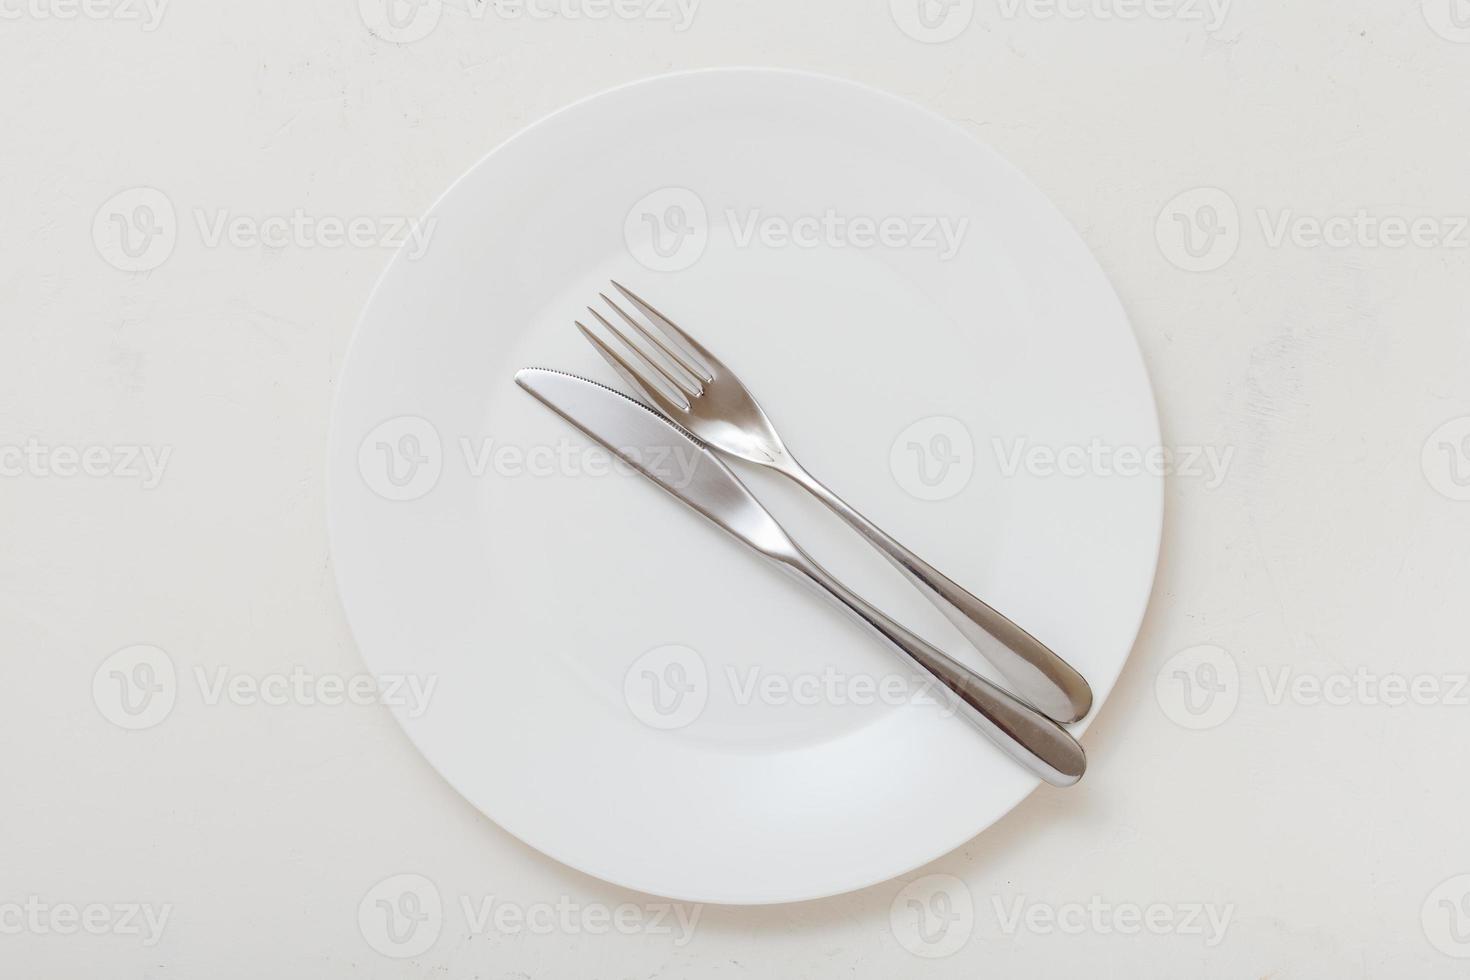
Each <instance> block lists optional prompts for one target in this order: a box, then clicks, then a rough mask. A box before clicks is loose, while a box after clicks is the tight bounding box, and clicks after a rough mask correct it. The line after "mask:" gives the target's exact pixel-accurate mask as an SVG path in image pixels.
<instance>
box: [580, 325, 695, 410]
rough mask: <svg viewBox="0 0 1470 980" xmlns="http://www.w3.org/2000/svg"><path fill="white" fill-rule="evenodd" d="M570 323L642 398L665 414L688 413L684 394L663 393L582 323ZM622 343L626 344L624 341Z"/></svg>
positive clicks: (641, 354) (639, 352)
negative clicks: (573, 324)
mask: <svg viewBox="0 0 1470 980" xmlns="http://www.w3.org/2000/svg"><path fill="white" fill-rule="evenodd" d="M572 322H573V323H575V324H576V325H577V329H578V330H580V331H581V332H582V336H583V337H585V338H587V342H588V343H589V344H591V345H592V346H593V347H595V348H597V353H599V354H601V355H602V356H603V358H604V359H605V360H606V361H607V363H608V364H610V365H612V369H613V370H614V371H616V372H618V374H619V375H620V376H621V377H622V379H623V380H624V381H626V382H628V384H629V385H631V386H632V387H633V389H634V390H635V391H637V392H638V393H639V394H641V395H642V396H643V397H644V398H647V399H648V400H649V401H651V402H653V403H654V404H655V405H657V406H658V407H659V408H660V409H661V410H662V411H664V412H666V413H671V414H672V413H674V412H687V411H689V401H688V399H686V398H685V397H684V393H683V392H682V391H680V390H679V389H678V388H673V389H672V390H670V391H667V392H665V391H664V390H663V389H662V388H661V387H660V386H659V385H658V384H657V383H655V382H654V381H652V380H651V379H645V378H644V377H643V375H642V374H641V373H640V372H639V370H638V368H635V367H634V366H633V365H632V364H629V363H628V362H627V361H626V360H624V358H623V355H621V354H619V353H618V352H617V351H615V350H613V349H612V348H611V347H610V346H608V344H607V342H606V341H604V340H603V339H602V338H601V337H599V336H597V334H595V333H593V332H592V331H591V330H588V329H587V327H586V326H585V325H584V324H583V323H582V321H580V320H573V321H572ZM619 339H621V338H619ZM624 343H625V344H626V341H624ZM633 353H634V354H635V355H637V356H638V357H640V358H642V359H643V360H644V361H645V362H647V360H648V359H647V358H646V357H643V352H642V351H639V350H636V349H635V350H634V351H633ZM650 366H651V365H650ZM655 370H656V369H655ZM676 399H677V400H676Z"/></svg>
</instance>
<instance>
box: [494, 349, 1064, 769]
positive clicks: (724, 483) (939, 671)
mask: <svg viewBox="0 0 1470 980" xmlns="http://www.w3.org/2000/svg"><path fill="white" fill-rule="evenodd" d="M696 349H697V348H696ZM697 350H698V349H697ZM715 363H716V364H717V363H718V362H715ZM711 366H714V365H711ZM707 373H711V374H712V373H713V372H707ZM709 380H711V379H707V380H706V383H708V381H709ZM630 381H631V379H630ZM516 383H517V384H519V385H520V386H521V387H522V388H524V389H525V390H526V391H528V392H530V393H531V394H532V395H534V396H535V397H536V398H537V399H539V400H540V401H541V402H542V403H544V404H545V405H547V406H548V407H549V408H551V409H552V410H553V411H555V412H556V413H557V414H559V415H561V416H562V417H563V418H565V419H566V420H567V421H569V422H571V423H572V424H573V425H575V426H576V427H577V428H578V429H580V430H581V431H582V432H584V433H586V434H587V435H588V436H590V437H591V438H592V439H594V440H596V441H597V442H598V443H600V444H602V445H603V446H605V447H606V448H607V449H609V450H611V451H612V452H614V453H615V454H617V455H618V456H620V457H621V458H622V459H624V460H625V461H626V462H628V463H629V464H630V465H631V466H633V467H634V468H635V469H637V470H638V471H639V472H640V473H642V474H643V475H644V476H646V477H648V478H649V479H650V480H652V481H653V482H654V483H656V484H657V485H658V486H660V487H662V488H663V489H664V490H666V491H668V492H669V493H671V494H673V495H674V496H675V497H677V498H678V499H680V500H682V501H683V502H684V503H686V504H688V505H689V506H690V507H692V508H694V509H695V510H696V511H698V512H699V513H700V514H702V515H704V516H705V517H706V518H708V519H709V520H710V521H713V522H714V523H715V524H717V525H718V526H720V527H721V528H723V529H724V530H726V531H728V532H729V533H730V534H731V535H733V536H734V537H735V538H737V539H738V540H740V541H742V542H744V543H745V544H746V545H748V546H749V547H751V548H753V549H755V550H756V551H757V552H759V553H760V554H762V555H764V556H765V557H766V558H768V559H770V560H772V561H774V562H776V563H777V564H778V565H780V566H781V567H782V568H783V569H785V570H786V571H788V572H790V573H791V574H793V575H795V576H796V577H797V578H799V579H801V580H802V581H804V582H806V583H807V584H809V585H811V586H813V587H815V588H817V589H818V590H819V591H821V592H822V593H823V594H825V595H826V596H827V597H829V598H830V599H832V600H833V601H834V602H836V603H837V604H838V605H839V606H841V607H842V608H843V609H844V610H845V611H846V612H848V613H849V614H850V615H851V616H852V617H853V618H854V619H856V620H857V621H858V622H859V623H861V624H862V625H864V626H866V627H867V628H868V629H870V630H872V631H873V632H874V633H876V634H878V635H879V636H880V637H882V638H883V639H884V640H886V641H888V643H889V644H891V645H892V646H893V648H894V649H896V650H898V651H899V652H900V653H902V654H903V655H904V656H905V657H907V658H908V659H909V660H910V661H911V662H912V663H913V664H914V665H915V666H917V667H918V668H919V669H920V670H921V671H923V672H924V673H926V674H928V675H930V676H932V677H934V678H936V679H937V680H938V681H939V682H940V683H941V684H942V685H943V687H944V689H945V690H946V691H948V692H949V693H950V694H951V695H952V696H953V698H954V706H955V707H956V709H957V710H958V712H959V713H960V714H961V715H962V716H963V717H964V718H965V719H966V720H968V721H969V722H970V723H971V724H972V725H974V726H975V727H976V728H977V729H979V730H980V731H981V732H983V733H984V734H985V735H987V736H988V737H989V738H991V739H992V740H993V741H994V742H995V743H996V744H997V745H998V746H1000V747H1001V748H1002V749H1003V750H1004V751H1006V752H1007V753H1008V754H1009V755H1011V756H1012V757H1013V758H1014V759H1016V760H1017V761H1018V762H1020V763H1021V764H1022V765H1025V766H1026V767H1028V768H1029V769H1031V770H1032V771H1033V772H1035V773H1036V774H1037V775H1039V776H1041V777H1042V778H1043V779H1045V780H1046V781H1047V782H1050V783H1052V784H1054V785H1058V786H1069V785H1071V784H1073V783H1075V782H1076V781H1077V780H1078V779H1080V778H1081V777H1082V774H1083V772H1084V771H1085V770H1086V768H1087V758H1086V755H1085V754H1084V753H1083V750H1082V746H1081V745H1079V744H1078V743H1077V741H1076V739H1074V738H1073V737H1072V736H1071V735H1070V734H1069V733H1068V732H1067V730H1066V729H1064V728H1063V727H1062V726H1061V725H1059V724H1057V722H1055V721H1053V720H1052V719H1051V718H1049V717H1047V716H1046V715H1044V714H1042V713H1041V712H1040V711H1038V710H1036V708H1033V707H1032V706H1031V705H1029V704H1027V703H1025V702H1024V701H1021V700H1020V699H1018V698H1016V697H1013V696H1012V695H1010V694H1009V693H1007V692H1006V691H1003V690H1001V689H1000V688H999V687H997V686H996V685H994V684H992V683H990V682H989V681H987V680H986V679H984V678H983V677H981V676H979V675H978V674H976V673H974V672H973V671H971V670H969V669H968V668H966V667H964V666H963V665H961V664H960V663H958V662H956V661H955V660H953V659H952V658H950V657H949V656H947V655H946V654H945V653H943V652H942V651H941V650H939V649H937V648H936V647H934V646H933V645H932V644H930V643H928V642H927V641H926V640H924V639H923V638H921V637H919V636H917V635H915V634H914V633H913V632H911V631H909V630H908V629H905V628H904V627H903V626H902V625H900V624H899V623H897V622H895V621H894V620H893V619H891V618H890V617H889V616H887V615H886V614H884V613H883V612H881V611H880V610H878V609H877V608H875V607H874V606H873V605H871V604H870V603H868V602H867V601H865V600H864V599H863V598H862V597H860V596H858V595H856V594H855V593H853V592H852V591H851V590H850V589H848V588H847V587H846V586H844V585H843V584H842V583H841V582H839V581H838V580H837V579H835V578H834V577H833V576H832V575H831V574H830V573H829V572H828V571H827V570H826V569H824V568H822V566H821V565H819V564H818V563H817V562H816V561H814V560H813V559H812V558H811V557H810V556H809V555H807V554H806V552H804V551H802V549H801V548H800V547H799V546H798V545H797V544H796V543H795V542H794V541H792V540H791V538H790V536H789V535H788V534H787V533H786V532H785V530H784V529H783V528H782V527H781V525H780V524H778V523H777V521H776V519H775V518H774V517H772V516H771V514H770V513H769V512H768V511H767V510H766V509H765V508H764V507H762V506H761V504H760V503H759V502H758V501H757V500H756V499H755V497H754V496H752V495H751V493H750V491H749V490H747V489H746V488H745V485H744V484H742V483H741V482H740V481H739V479H737V478H736V476H735V475H734V474H733V473H731V472H730V470H729V469H728V468H727V467H726V466H725V464H724V463H723V462H721V461H720V460H719V459H718V458H717V457H716V456H715V455H714V454H713V453H711V452H710V451H709V450H708V449H707V448H706V443H707V442H708V440H703V441H702V440H700V439H697V438H695V436H694V435H691V434H690V433H689V431H687V430H686V429H685V428H684V427H683V426H682V425H681V424H679V423H678V422H676V421H670V419H668V418H665V417H664V416H663V415H660V414H659V413H658V412H656V411H655V410H653V409H652V408H650V407H648V406H647V405H644V404H643V403H641V402H638V401H636V400H634V399H632V398H629V397H628V396H626V395H623V394H622V393H620V392H616V391H613V390H612V389H610V388H606V387H604V386H602V385H600V384H597V383H596V382H593V381H588V380H586V379H583V378H578V377H575V376H573V375H568V374H563V373H561V372H557V371H548V370H543V369H539V368H527V369H524V370H522V371H519V372H517V374H516ZM638 387H642V385H638ZM681 390H687V389H681ZM684 402H685V403H686V404H687V403H688V402H689V399H688V398H687V397H686V398H685V399H684ZM670 404H677V403H675V402H670ZM752 404H753V403H752Z"/></svg>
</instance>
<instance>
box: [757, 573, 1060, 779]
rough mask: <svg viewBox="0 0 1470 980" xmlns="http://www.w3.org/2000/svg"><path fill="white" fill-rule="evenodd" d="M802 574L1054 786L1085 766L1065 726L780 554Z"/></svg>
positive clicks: (829, 580) (849, 592)
mask: <svg viewBox="0 0 1470 980" xmlns="http://www.w3.org/2000/svg"><path fill="white" fill-rule="evenodd" d="M780 561H781V562H782V564H783V566H784V567H785V568H787V569H788V570H790V571H792V572H794V573H796V575H797V577H798V578H802V579H804V580H806V581H807V582H809V583H811V584H813V585H816V586H817V587H818V588H819V589H820V590H821V591H823V592H824V593H826V594H827V596H828V597H829V598H831V599H833V600H834V601H836V602H837V604H838V605H840V606H842V607H843V609H844V610H846V611H847V612H848V613H849V614H851V615H852V617H853V618H854V619H856V620H857V621H858V622H860V623H862V624H863V625H864V626H866V627H868V628H869V629H870V630H872V631H873V632H874V633H877V634H878V635H879V636H881V637H882V638H883V639H885V640H887V641H888V642H889V643H891V644H892V645H893V646H894V647H896V648H897V649H898V650H899V652H900V653H902V654H903V655H904V656H905V657H907V658H908V659H909V660H910V661H912V662H913V663H914V664H915V665H917V666H918V667H919V669H920V670H921V671H922V672H923V673H925V674H928V675H930V676H932V677H933V678H935V679H936V680H938V681H939V683H940V684H942V685H943V686H944V689H945V692H946V694H947V695H948V697H949V699H950V700H951V701H952V702H953V706H954V707H955V708H956V709H957V710H958V712H959V713H960V714H961V715H962V716H963V717H964V718H965V720H966V721H968V722H969V723H970V724H972V725H974V726H975V727H976V728H977V729H979V730H980V731H981V733H983V734H984V735H985V736H986V737H988V738H989V739H990V740H991V741H992V742H994V743H995V744H996V745H998V746H999V747H1000V748H1001V749H1002V750H1004V751H1005V753H1006V754H1007V755H1009V756H1011V758H1013V759H1015V760H1016V761H1017V762H1019V763H1020V764H1021V765H1023V766H1025V767H1026V768H1028V769H1030V770H1031V771H1032V772H1034V773H1036V774H1037V775H1038V776H1040V777H1041V778H1042V779H1044V780H1046V781H1047V782H1048V783H1051V784H1052V785H1053V786H1071V785H1072V784H1073V783H1075V782H1077V780H1079V779H1081V778H1082V774H1083V773H1084V772H1085V771H1086V770H1087V755H1086V753H1085V752H1084V751H1083V749H1082V746H1081V745H1080V744H1079V743H1078V742H1077V740H1076V739H1075V738H1073V737H1072V735H1071V733H1069V732H1068V731H1067V730H1066V729H1065V728H1063V727H1062V726H1061V725H1059V724H1057V723H1056V722H1055V721H1052V720H1051V719H1050V718H1048V717H1047V716H1046V715H1043V714H1042V713H1041V712H1039V711H1037V710H1036V709H1035V708H1033V707H1031V706H1030V705H1029V704H1026V703H1025V702H1023V701H1021V700H1019V699H1018V698H1015V697H1013V696H1011V695H1010V694H1008V693H1007V692H1005V691H1003V690H1001V689H1000V688H999V687H997V686H995V685H994V684H992V683H990V681H988V680H986V679H985V678H983V677H981V676H980V675H979V674H977V673H975V672H974V671H972V670H970V669H969V668H968V667H965V666H964V665H962V664H960V663H958V662H956V661H955V660H953V659H951V658H950V657H949V656H948V655H946V654H945V653H944V652H943V651H942V650H940V649H938V648H937V647H935V646H934V645H933V644H931V643H929V642H928V641H927V640H925V639H923V638H922V637H920V636H918V635H916V634H915V633H913V632H911V631H909V630H908V629H906V628H904V627H903V626H902V625H901V624H900V623H898V622H896V621H894V620H893V618H892V617H890V616H888V615H887V614H885V613H884V612H882V611H881V610H879V609H878V608H877V607H875V606H873V605H872V604H871V603H869V602H867V601H866V600H865V599H863V598H862V596H859V595H858V594H857V593H855V592H853V591H852V590H851V589H849V588H847V586H845V585H843V584H842V583H841V582H839V581H838V580H837V579H835V578H833V577H832V574H831V573H830V572H828V571H827V570H826V569H825V568H823V567H822V566H821V565H819V564H817V563H816V562H815V561H814V560H812V558H811V557H810V556H809V555H807V554H805V553H804V552H802V551H801V549H799V548H796V549H795V550H794V552H793V553H792V554H790V555H788V556H784V557H782V558H781V559H780Z"/></svg>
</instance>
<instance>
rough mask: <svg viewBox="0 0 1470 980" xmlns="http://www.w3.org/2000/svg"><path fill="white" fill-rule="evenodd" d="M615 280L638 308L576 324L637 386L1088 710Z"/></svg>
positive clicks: (1045, 687) (1041, 687)
mask: <svg viewBox="0 0 1470 980" xmlns="http://www.w3.org/2000/svg"><path fill="white" fill-rule="evenodd" d="M613 287H614V288H615V289H616V290H617V291H618V292H619V293H620V294H621V295H622V297H623V299H624V301H625V302H626V303H627V304H628V305H630V306H632V307H634V309H635V310H636V314H635V313H629V312H628V311H627V310H625V309H624V307H623V306H622V305H620V304H619V303H618V302H616V301H614V300H613V299H611V298H610V297H608V296H607V295H606V294H599V296H600V298H601V300H602V302H603V304H604V305H605V307H606V309H607V311H608V314H609V315H608V316H604V314H603V312H601V311H599V310H598V309H596V308H595V307H588V312H589V313H590V314H591V316H592V318H593V319H594V320H595V321H596V322H597V323H598V324H600V325H601V327H602V328H603V332H604V333H606V334H608V335H610V341H611V342H610V341H609V339H604V337H603V336H601V335H600V334H599V333H598V332H596V331H594V330H592V329H589V328H588V326H587V325H586V324H584V323H582V322H581V321H578V322H577V328H578V329H579V330H581V331H582V333H583V335H584V336H585V337H586V338H587V340H588V341H589V342H591V344H592V345H593V346H594V347H596V348H597V350H598V352H599V353H601V354H602V356H603V357H604V358H606V359H607V361H608V363H609V364H611V365H612V367H613V368H614V370H616V371H617V372H618V374H619V375H621V376H622V377H623V379H624V380H626V381H627V382H628V384H630V385H632V386H633V388H634V390H635V391H637V392H639V393H640V394H642V395H643V397H645V398H646V399H648V400H649V401H650V402H651V403H652V404H653V405H654V406H655V407H657V408H658V409H659V410H660V411H662V412H663V414H664V415H666V416H668V417H669V418H670V419H672V420H673V421H675V422H677V423H679V424H680V425H681V426H683V427H684V428H685V429H687V430H688V431H689V432H691V433H693V434H694V436H695V437H697V438H698V439H699V440H700V441H701V442H703V443H704V444H705V445H706V446H708V447H709V448H711V449H714V450H716V451H718V452H720V453H722V454H724V455H726V456H731V457H734V458H736V459H743V460H746V461H748V462H751V463H755V464H757V465H759V466H765V467H768V468H770V469H773V470H775V471H777V472H778V473H781V474H783V475H784V476H786V477H787V478H789V479H791V480H792V481H793V482H795V483H796V484H798V485H799V486H801V487H803V488H805V489H806V490H807V491H809V492H810V493H811V494H812V495H813V496H815V497H816V498H817V499H818V500H820V501H822V503H824V504H826V505H827V506H828V507H829V508H831V509H832V510H833V511H834V512H835V513H836V514H837V515H838V516H840V517H841V518H842V519H843V520H844V521H846V522H847V523H848V524H849V525H851V526H852V527H853V528H854V529H855V530H856V531H858V532H859V533H860V534H861V535H862V536H863V537H864V538H866V539H867V540H868V541H869V542H871V543H872V544H873V545H874V547H876V548H877V549H878V550H879V551H880V552H882V554H883V555H884V556H885V557H887V558H888V559H889V560H890V561H891V562H892V563H893V564H894V565H895V566H896V567H897V568H898V569H899V570H900V571H902V572H903V573H904V575H905V576H907V577H908V579H909V580H910V581H911V582H912V583H913V584H914V586H915V587H917V588H918V589H919V591H920V592H922V593H923V594H924V595H925V596H926V597H927V598H928V599H929V600H930V601H931V602H933V603H934V605H935V606H937V607H938V608H939V609H940V610H941V611H943V612H944V614H945V615H946V616H947V617H948V618H949V619H950V621H951V622H953V623H954V624H955V625H956V626H957V627H958V628H959V629H960V631H961V632H962V633H963V634H964V636H965V638H966V639H967V640H969V641H970V643H971V644H972V645H974V647H975V648H976V649H977V650H979V651H980V653H981V654H982V655H983V656H984V657H985V658H986V659H987V660H989V661H990V663H992V664H994V665H995V667H996V669H997V670H999V671H1000V672H1001V674H1002V676H1004V677H1005V679H1006V680H1007V681H1009V682H1010V684H1011V685H1012V687H1013V689H1014V690H1015V691H1016V693H1017V694H1018V695H1020V697H1022V698H1023V699H1024V700H1026V701H1028V702H1030V703H1031V704H1033V705H1035V706H1036V707H1037V708H1040V709H1041V710H1042V711H1043V712H1045V713H1046V714H1047V715H1049V716H1050V717H1052V718H1055V719H1057V720H1058V721H1061V722H1073V721H1077V720H1079V719H1081V718H1082V717H1083V716H1085V715H1086V714H1087V712H1088V711H1089V710H1090V709H1091V707H1092V689H1091V688H1090V687H1089V686H1088V684H1087V681H1086V680H1084V679H1083V677H1082V675H1081V674H1079V673H1078V672H1077V671H1076V670H1075V669H1074V668H1073V667H1072V666H1071V665H1070V664H1068V663H1067V662H1066V661H1065V660H1063V659H1062V658H1061V657H1059V656H1057V655H1056V654H1055V653H1053V652H1052V650H1051V649H1050V648H1049V647H1047V646H1046V644H1044V643H1042V642H1041V641H1040V640H1038V639H1036V637H1034V636H1032V635H1031V634H1030V633H1028V632H1027V631H1026V630H1024V629H1022V628H1021V627H1020V626H1018V625H1016V624H1015V623H1013V622H1012V621H1011V620H1010V619H1008V618H1007V617H1006V616H1004V615H1002V614H1001V613H1000V612H998V611H997V610H995V609H993V608H992V607H991V606H990V605H988V604H987V603H985V602H984V601H982V600H981V599H979V598H978V597H977V596H975V595H973V594H971V593H970V592H969V591H968V590H967V589H965V588H964V587H963V586H961V585H959V584H958V583H956V582H955V581H953V580H952V579H950V578H949V577H948V576H946V575H944V574H943V573H942V572H940V571H939V570H938V569H936V568H934V567H933V566H932V565H930V564H929V563H928V562H926V561H924V559H922V558H920V557H919V556H918V555H916V554H914V553H913V552H912V551H910V550H909V549H908V548H906V547H904V546H903V545H902V544H900V543H899V542H898V541H896V540H895V539H894V538H893V537H892V536H890V535H889V534H887V533H886V532H884V531H883V530H882V529H881V528H879V527H878V526H877V525H876V524H874V523H873V522H872V521H870V520H868V519H867V518H866V517H864V516H863V515H862V514H860V513H859V512H858V511H857V510H855V509H854V508H853V507H852V506H851V505H849V504H848V503H846V502H845V501H844V500H843V499H842V498H841V497H839V496H837V494H835V493H833V492H832V491H831V490H830V489H828V488H827V487H826V486H824V485H823V484H822V483H821V482H820V481H818V480H817V479H816V477H814V476H812V475H811V474H810V473H809V472H807V470H806V469H805V468H804V467H803V466H802V465H801V464H800V463H798V462H797V461H796V459H795V457H793V456H792V455H791V452H790V450H789V449H787V447H786V444H785V443H784V442H783V441H782V439H781V437H780V436H779V435H778V434H777V432H776V428H775V426H774V425H773V424H772V423H771V420H770V419H769V418H768V417H767V416H766V413H765V412H764V411H763V410H762V409H761V407H760V405H759V404H758V403H757V402H756V400H755V398H754V397H753V396H752V395H751V393H750V392H749V391H748V390H747V389H746V387H745V386H744V385H743V384H742V383H741V382H740V379H739V378H737V377H736V376H735V373H734V372H733V371H731V370H730V369H729V368H728V367H726V366H725V364H724V363H723V362H722V361H721V360H720V359H719V358H718V357H716V356H715V355H714V354H712V353H711V352H710V351H709V350H708V349H706V348H705V347H704V346H703V345H701V344H700V343H699V342H698V341H697V340H695V339H694V338H693V337H691V336H690V335H689V334H688V333H686V332H685V331H684V330H682V329H680V328H679V327H678V326H677V325H676V324H675V323H674V322H673V321H672V320H671V319H669V318H668V317H667V316H665V315H664V314H663V313H661V312H660V311H659V310H658V309H656V308H654V307H653V306H652V305H651V304H649V303H648V302H646V301H644V300H643V299H642V298H640V297H639V296H637V295H636V294H635V293H633V292H632V291H631V290H628V289H626V288H624V287H623V286H622V285H620V284H619V283H617V282H614V283H613Z"/></svg>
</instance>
